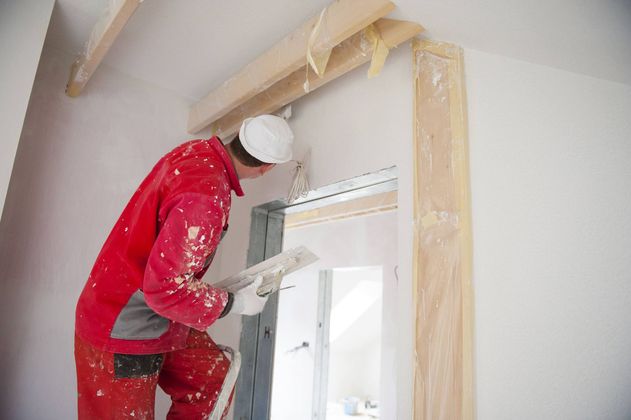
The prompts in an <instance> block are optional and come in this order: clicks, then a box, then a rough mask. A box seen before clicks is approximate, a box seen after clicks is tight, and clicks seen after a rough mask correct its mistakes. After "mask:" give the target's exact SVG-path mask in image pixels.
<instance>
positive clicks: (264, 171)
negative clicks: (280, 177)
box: [261, 163, 276, 175]
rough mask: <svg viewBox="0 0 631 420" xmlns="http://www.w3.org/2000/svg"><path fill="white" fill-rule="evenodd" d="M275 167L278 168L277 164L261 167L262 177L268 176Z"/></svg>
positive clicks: (267, 164)
mask: <svg viewBox="0 0 631 420" xmlns="http://www.w3.org/2000/svg"><path fill="white" fill-rule="evenodd" d="M274 166H276V164H275V163H266V164H265V165H263V166H261V175H263V174H266V173H267V172H268V171H271V170H272V168H273V167H274Z"/></svg>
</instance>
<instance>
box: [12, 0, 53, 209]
mask: <svg viewBox="0 0 631 420" xmlns="http://www.w3.org/2000/svg"><path fill="white" fill-rule="evenodd" d="M54 4H55V0H19V1H17V0H2V1H0V63H2V65H0V92H2V95H0V127H1V128H2V137H0V217H2V210H3V208H4V202H5V198H6V194H7V189H8V188H9V181H10V179H11V170H12V169H13V160H14V158H15V152H16V150H17V147H18V142H19V140H20V133H21V132H22V124H23V123H24V116H25V114H26V107H27V105H28V100H29V97H30V95H31V89H32V87H33V80H34V79H35V72H36V71H37V64H38V63H39V57H40V53H41V52H42V47H43V46H44V38H45V37H46V30H47V29H48V23H49V21H50V15H51V13H52V11H53V5H54Z"/></svg>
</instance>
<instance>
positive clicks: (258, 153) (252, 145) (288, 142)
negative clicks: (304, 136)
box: [239, 115, 294, 163]
mask: <svg viewBox="0 0 631 420" xmlns="http://www.w3.org/2000/svg"><path fill="white" fill-rule="evenodd" d="M239 139H240V140H241V144H243V148H244V149H245V150H246V151H247V152H248V153H249V154H251V155H252V156H254V157H255V158H257V159H258V160H260V161H261V162H265V163H285V162H289V161H290V160H291V157H292V152H291V146H292V144H293V142H294V133H293V132H292V131H291V128H289V124H287V121H285V120H284V119H282V118H281V117H277V116H276V115H259V116H258V117H254V118H246V119H245V120H244V121H243V124H241V129H240V130H239Z"/></svg>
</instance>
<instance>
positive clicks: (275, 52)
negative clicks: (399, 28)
mask: <svg viewBox="0 0 631 420" xmlns="http://www.w3.org/2000/svg"><path fill="white" fill-rule="evenodd" d="M393 9H394V4H393V3H392V2H390V1H388V0H336V1H334V2H332V3H331V4H330V5H329V6H328V7H327V11H326V15H325V17H324V19H323V21H322V27H323V30H322V33H323V36H322V37H320V39H318V40H317V42H316V43H315V45H314V46H313V48H312V50H313V51H322V50H326V49H330V48H333V47H334V46H336V45H338V44H339V43H340V42H342V41H343V40H345V39H346V38H348V37H350V36H351V35H353V34H354V33H356V32H358V31H360V30H361V29H362V28H365V27H366V26H368V25H370V24H371V23H372V22H374V21H376V20H377V19H379V18H381V17H383V16H385V15H387V14H388V13H390V12H391V11H392V10H393ZM319 17H320V14H318V15H317V16H314V17H313V18H311V19H309V20H308V21H307V22H305V23H304V24H303V25H302V26H300V27H299V28H298V29H296V30H295V31H294V32H292V33H291V34H289V35H288V36H286V37H285V38H283V39H282V40H281V41H280V42H279V43H277V44H276V45H274V46H273V47H272V48H271V49H269V50H268V51H267V52H265V53H263V54H262V55H260V56H259V57H258V58H256V59H255V60H254V61H252V62H251V63H250V64H248V65H246V66H245V67H244V68H243V69H241V71H239V72H238V73H237V74H235V75H234V76H233V77H231V78H230V79H228V80H227V81H225V82H224V83H223V84H222V85H221V86H219V87H218V88H217V89H215V90H214V91H212V92H211V93H209V94H208V95H207V96H206V97H204V98H203V99H201V100H200V101H199V102H197V103H196V104H194V105H193V106H192V108H191V110H190V113H189V119H188V131H189V132H191V133H197V132H199V131H200V130H202V129H203V128H204V127H206V126H208V125H209V124H210V123H212V122H213V121H215V120H217V119H219V118H221V117H223V116H224V115H225V114H227V113H228V112H230V111H231V110H232V109H234V108H236V107H237V106H239V105H241V104H242V103H244V102H245V101H247V100H248V99H250V98H251V97H253V96H254V95H256V94H258V93H259V92H261V91H263V90H265V89H266V88H268V87H269V86H271V85H272V84H274V83H276V82H278V81H279V80H281V79H282V78H284V77H286V76H288V75H289V74H291V73H292V72H294V71H296V70H297V69H299V68H300V67H302V66H303V65H304V64H305V62H306V54H307V45H308V40H309V36H310V35H311V32H312V30H313V29H314V27H315V26H316V24H317V23H318V20H319Z"/></svg>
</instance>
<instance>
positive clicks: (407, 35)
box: [212, 19, 423, 138]
mask: <svg viewBox="0 0 631 420" xmlns="http://www.w3.org/2000/svg"><path fill="white" fill-rule="evenodd" d="M374 25H375V27H376V28H377V30H378V32H379V34H380V35H381V38H382V39H383V41H384V42H385V44H386V45H387V46H388V47H390V48H392V47H396V46H398V45H400V44H401V43H403V42H405V41H407V40H409V39H411V38H413V37H414V36H416V35H418V34H419V33H421V32H422V31H423V27H422V26H421V25H419V24H417V23H414V22H407V21H401V20H394V19H379V20H378V21H376V22H375V23H374ZM372 48H373V45H372V44H371V43H370V42H367V40H366V35H365V31H364V30H363V31H360V32H358V33H356V34H355V35H353V36H352V37H350V38H349V39H347V40H345V41H344V42H342V43H341V44H339V45H338V46H337V47H335V48H333V51H332V52H331V56H330V58H329V62H328V65H327V67H326V71H325V73H324V76H323V77H322V78H320V77H318V76H317V75H316V74H315V73H314V72H313V70H312V69H311V68H309V69H308V72H309V73H308V74H309V75H308V77H309V88H310V91H313V90H315V89H317V88H319V87H320V86H323V85H325V84H327V83H329V82H330V81H331V80H334V79H336V78H338V77H339V76H341V75H343V74H345V73H347V72H349V71H350V70H353V69H355V68H357V67H359V66H361V65H362V64H364V63H367V62H368V61H370V59H371V54H372ZM303 61H304V60H303ZM306 74H307V69H305V65H303V66H302V67H301V68H300V69H298V70H296V71H294V72H293V73H291V74H290V75H289V76H287V77H285V78H284V79H282V80H280V81H279V82H276V83H275V84H273V85H272V86H271V87H269V88H268V89H267V90H265V91H263V92H261V93H259V94H257V95H256V96H254V97H253V98H251V99H250V100H248V101H247V102H245V103H244V104H242V105H240V106H238V107H237V108H235V109H233V110H232V111H230V112H229V113H228V114H226V115H225V116H223V117H221V118H219V119H218V120H217V121H215V122H214V123H213V124H212V128H213V134H215V135H218V136H221V137H224V138H226V137H229V136H231V135H232V134H235V133H236V132H237V130H238V129H239V126H240V125H241V122H242V121H243V120H244V119H245V118H248V117H252V116H256V115H260V114H269V113H273V112H274V111H277V110H278V109H280V108H282V107H283V106H285V105H287V104H289V103H291V102H293V101H295V100H296V99H298V98H300V97H302V96H304V95H306V94H307V93H306V92H305V90H304V88H303V84H304V82H305V77H306Z"/></svg>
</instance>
